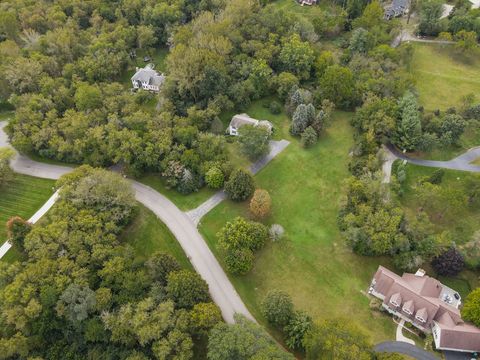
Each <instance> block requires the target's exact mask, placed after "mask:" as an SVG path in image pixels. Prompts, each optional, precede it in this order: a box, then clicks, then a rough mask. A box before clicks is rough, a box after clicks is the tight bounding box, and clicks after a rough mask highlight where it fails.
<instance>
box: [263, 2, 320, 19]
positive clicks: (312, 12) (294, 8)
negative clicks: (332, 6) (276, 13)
mask: <svg viewBox="0 0 480 360" xmlns="http://www.w3.org/2000/svg"><path fill="white" fill-rule="evenodd" d="M327 5H328V3H327V2H325V1H319V3H318V5H313V6H307V5H305V6H301V5H300V4H299V3H298V2H297V1H296V0H276V1H274V2H272V6H274V7H276V8H277V9H282V10H284V11H285V12H287V13H289V14H295V15H298V16H301V17H304V18H306V19H309V20H313V19H314V18H315V17H317V16H319V15H320V14H321V13H322V12H323V10H324V9H325V8H326V7H327Z"/></svg>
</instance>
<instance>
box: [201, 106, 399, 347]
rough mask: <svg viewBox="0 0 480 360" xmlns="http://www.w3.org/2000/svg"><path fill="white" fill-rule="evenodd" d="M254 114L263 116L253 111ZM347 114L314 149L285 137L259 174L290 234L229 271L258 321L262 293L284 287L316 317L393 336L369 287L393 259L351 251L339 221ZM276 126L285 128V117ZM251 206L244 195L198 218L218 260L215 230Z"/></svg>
mask: <svg viewBox="0 0 480 360" xmlns="http://www.w3.org/2000/svg"><path fill="white" fill-rule="evenodd" d="M249 114H250V115H251V116H255V117H258V113H255V112H253V111H251V112H249ZM350 116H351V114H348V113H340V112H338V113H336V114H335V121H334V122H333V125H332V126H331V127H330V128H329V129H328V131H327V133H326V134H324V135H323V136H322V137H321V138H320V141H319V143H318V144H317V145H316V146H314V147H313V148H312V149H309V150H305V149H303V148H301V147H300V145H299V142H298V140H297V139H292V138H291V137H290V136H288V138H289V140H291V141H292V143H291V144H290V146H289V147H288V148H287V149H286V150H284V152H283V153H281V154H280V155H279V156H278V157H277V158H275V159H274V160H273V161H272V162H271V163H270V164H269V165H268V166H267V167H266V168H265V169H263V170H262V171H261V172H260V173H259V174H258V175H257V176H256V182H257V186H258V187H260V188H264V189H267V190H268V191H269V192H270V194H271V196H272V201H273V212H272V215H271V216H270V218H269V219H268V220H267V223H268V224H272V223H279V224H281V225H282V226H283V227H284V228H285V231H286V236H285V238H284V239H283V240H281V241H280V242H278V243H269V244H267V245H266V246H265V248H264V249H263V250H262V251H260V252H259V253H258V254H257V256H256V262H255V267H254V269H253V270H252V272H251V273H250V274H248V275H246V276H231V277H230V278H231V280H232V282H233V283H234V285H235V287H236V289H237V291H238V292H239V293H240V295H241V296H242V298H243V300H244V301H245V302H246V304H247V306H248V308H249V309H250V310H251V311H252V313H253V315H254V316H255V317H256V318H257V319H259V320H260V321H262V316H261V314H260V311H259V305H260V302H261V300H262V299H263V297H264V296H265V295H266V293H267V292H268V291H269V290H272V289H282V290H285V291H287V292H288V293H289V294H290V295H291V296H292V298H293V301H294V303H295V305H296V306H297V307H298V308H299V309H303V310H306V311H308V312H309V313H310V314H311V315H312V316H313V317H314V318H315V320H320V319H325V318H330V317H345V318H348V319H350V320H351V321H353V322H355V323H356V324H357V325H358V326H359V327H360V328H362V329H363V330H364V331H365V332H367V333H368V334H369V335H370V336H371V338H372V340H373V341H374V342H378V341H381V340H385V339H392V338H393V337H394V324H393V322H392V321H391V319H390V318H389V317H387V316H384V315H381V314H379V313H377V312H372V311H371V310H370V308H369V302H370V299H369V298H368V297H367V296H366V295H365V291H366V289H367V287H368V285H369V283H370V280H371V278H372V276H373V274H374V272H375V270H376V268H377V266H378V265H379V264H383V265H386V266H389V267H390V262H389V261H388V260H387V259H384V258H367V257H361V256H357V255H355V254H353V253H352V252H351V251H350V250H349V249H348V248H347V247H346V245H345V243H344V240H343V239H342V238H341V236H340V233H339V230H338V228H337V224H336V218H337V212H338V208H339V204H340V200H341V197H342V196H343V194H344V189H343V186H342V183H343V181H344V179H346V178H347V177H348V176H349V173H348V170H347V163H348V153H349V149H350V147H351V146H352V144H353V137H352V129H351V127H350V125H349V123H348V120H349V118H350ZM283 117H284V118H285V119H286V117H285V115H283ZM269 120H270V118H269ZM275 125H276V126H280V128H281V129H285V128H288V123H275ZM287 133H288V132H287ZM284 135H285V134H284ZM247 207H248V204H247V203H246V202H245V203H240V204H238V203H232V202H230V201H226V202H224V203H222V204H220V205H219V206H218V207H216V208H215V209H213V210H212V212H210V213H209V214H207V215H206V217H205V218H204V219H203V220H202V223H201V224H200V230H201V232H202V233H203V235H204V237H205V239H206V240H207V242H208V243H209V245H210V247H211V249H212V250H213V251H214V253H215V254H216V255H217V258H218V259H219V260H220V262H222V258H221V256H220V254H219V252H218V249H217V238H216V233H217V232H218V230H219V229H220V228H221V227H222V226H223V225H224V224H225V222H227V221H229V220H232V219H233V218H234V217H235V216H238V215H243V216H246V217H248V216H249V214H248V209H247Z"/></svg>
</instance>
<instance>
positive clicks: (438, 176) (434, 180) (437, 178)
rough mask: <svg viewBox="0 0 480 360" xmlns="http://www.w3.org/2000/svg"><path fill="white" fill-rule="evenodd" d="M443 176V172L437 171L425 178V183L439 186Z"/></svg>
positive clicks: (441, 170)
mask: <svg viewBox="0 0 480 360" xmlns="http://www.w3.org/2000/svg"><path fill="white" fill-rule="evenodd" d="M443 175H445V170H443V169H437V170H435V171H434V172H433V173H432V175H430V176H429V177H428V178H427V181H428V182H429V183H431V184H436V185H438V184H441V182H442V180H443Z"/></svg>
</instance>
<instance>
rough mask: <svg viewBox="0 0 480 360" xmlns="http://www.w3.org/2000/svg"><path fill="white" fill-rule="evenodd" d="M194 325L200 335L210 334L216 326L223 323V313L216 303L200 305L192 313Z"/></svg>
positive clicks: (195, 306)
mask: <svg viewBox="0 0 480 360" xmlns="http://www.w3.org/2000/svg"><path fill="white" fill-rule="evenodd" d="M190 317H191V322H192V325H193V327H194V329H195V331H197V332H199V333H203V334H206V333H208V332H209V331H210V330H211V329H212V328H213V327H214V326H215V325H217V324H218V323H221V322H222V320H223V319H222V313H221V312H220V309H219V308H218V306H217V305H215V304H214V303H211V302H210V303H199V304H195V305H194V306H193V309H192V310H191V311H190Z"/></svg>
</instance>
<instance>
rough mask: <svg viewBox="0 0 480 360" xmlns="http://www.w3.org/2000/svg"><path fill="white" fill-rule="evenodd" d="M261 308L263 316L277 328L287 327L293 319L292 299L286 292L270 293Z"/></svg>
mask: <svg viewBox="0 0 480 360" xmlns="http://www.w3.org/2000/svg"><path fill="white" fill-rule="evenodd" d="M261 306H262V314H263V316H264V317H265V318H266V319H267V321H268V322H269V323H270V324H271V325H273V326H275V327H277V328H283V327H284V326H286V325H287V324H288V323H289V322H290V320H291V319H292V317H293V303H292V299H291V298H290V295H288V294H287V293H286V292H284V291H280V290H273V291H270V292H269V293H268V294H267V296H266V297H265V299H264V300H263V301H262V305H261Z"/></svg>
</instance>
